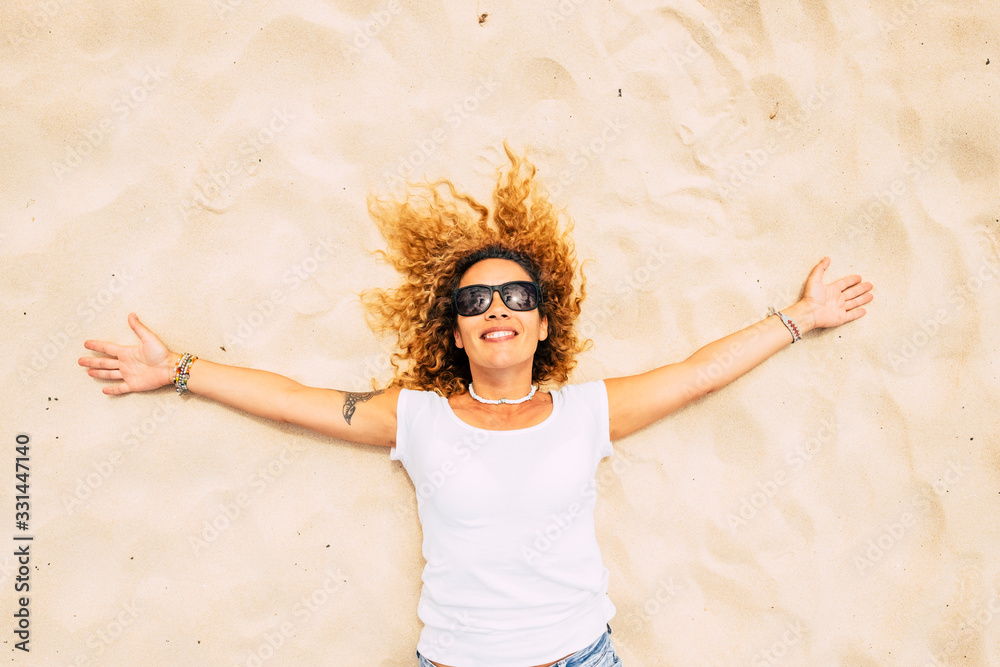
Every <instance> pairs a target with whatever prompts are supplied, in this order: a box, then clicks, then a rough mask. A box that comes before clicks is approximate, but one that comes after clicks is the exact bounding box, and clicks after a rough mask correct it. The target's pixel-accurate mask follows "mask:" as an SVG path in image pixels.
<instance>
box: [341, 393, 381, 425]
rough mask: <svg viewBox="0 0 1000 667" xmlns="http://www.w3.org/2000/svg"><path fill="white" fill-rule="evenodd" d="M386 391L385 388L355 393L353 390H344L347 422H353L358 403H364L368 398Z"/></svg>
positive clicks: (345, 419) (348, 423)
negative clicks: (352, 418)
mask: <svg viewBox="0 0 1000 667" xmlns="http://www.w3.org/2000/svg"><path fill="white" fill-rule="evenodd" d="M384 391H385V389H379V390H378V391H367V392H364V393H355V392H353V391H345V392H344V421H346V422H347V425H348V426H350V424H351V417H353V416H354V407H355V406H356V405H357V404H358V403H364V402H365V401H367V400H368V399H370V398H373V397H375V396H378V395H379V394H381V393H382V392H384Z"/></svg>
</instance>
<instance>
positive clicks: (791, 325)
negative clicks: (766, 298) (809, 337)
mask: <svg viewBox="0 0 1000 667" xmlns="http://www.w3.org/2000/svg"><path fill="white" fill-rule="evenodd" d="M771 315H777V316H778V317H779V318H781V322H782V324H784V325H785V326H786V327H788V331H790V332H791V334H792V345H794V344H795V341H797V340H802V334H800V333H799V328H798V326H796V325H795V322H793V321H792V318H790V317H788V316H787V315H785V314H784V313H783V312H781V311H780V310H775V309H774V306H768V307H767V316H768V317H771Z"/></svg>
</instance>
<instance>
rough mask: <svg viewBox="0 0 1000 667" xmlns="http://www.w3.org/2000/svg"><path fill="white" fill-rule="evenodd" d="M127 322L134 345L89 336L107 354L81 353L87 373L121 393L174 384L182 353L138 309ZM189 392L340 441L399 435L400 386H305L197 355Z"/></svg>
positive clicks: (391, 439)
mask: <svg viewBox="0 0 1000 667" xmlns="http://www.w3.org/2000/svg"><path fill="white" fill-rule="evenodd" d="M128 322H129V326H131V327H132V330H133V331H134V332H135V335H136V336H138V338H139V341H140V342H139V344H138V345H133V346H125V345H116V344H114V343H108V342H106V341H98V340H88V341H85V342H84V344H83V345H84V347H86V348H87V349H88V350H94V351H97V352H102V353H104V354H107V355H109V356H107V357H81V358H80V360H79V361H78V363H79V364H80V365H81V366H85V367H87V368H89V369H90V370H88V371H87V372H88V374H89V375H91V376H92V377H95V378H100V379H104V380H120V382H117V383H115V384H112V385H109V386H107V387H105V388H104V389H103V392H104V393H105V394H109V395H120V394H127V393H130V392H137V391H149V390H152V389H158V388H160V387H163V386H166V385H172V384H173V376H174V370H175V368H176V366H177V362H178V360H179V359H180V357H181V355H180V354H177V353H176V352H171V351H170V350H168V349H167V347H166V346H165V345H164V344H163V343H162V342H161V341H160V339H159V338H157V337H156V335H155V334H154V333H153V332H152V331H150V330H149V329H147V328H146V327H145V326H144V325H143V324H142V322H140V321H139V318H138V317H136V315H135V313H130V314H129V317H128ZM187 388H188V391H190V392H191V393H193V394H199V395H201V396H205V397H206V398H210V399H212V400H215V401H218V402H220V403H225V404H226V405H230V406H232V407H234V408H237V409H239V410H243V411H244V412H249V413H250V414H253V415H257V416H259V417H264V418H267V419H273V420H275V421H279V422H288V423H292V424H297V425H299V426H303V427H305V428H308V429H311V430H313V431H316V432H318V433H322V434H324V435H329V436H332V437H335V438H340V439H342V440H350V441H352V442H360V443H365V444H371V445H384V446H392V445H393V444H395V439H396V399H397V398H398V396H399V389H398V388H396V389H389V390H385V391H377V392H366V393H355V392H345V391H338V390H336V389H320V388H316V387H307V386H305V385H302V384H299V383H298V382H295V381H294V380H291V379H289V378H287V377H284V376H282V375H278V374H276V373H271V372H268V371H261V370H255V369H252V368H240V367H238V366H227V365H225V364H217V363H213V362H211V361H208V360H206V359H198V360H197V361H195V362H194V364H193V365H192V366H191V371H190V377H189V378H188V382H187Z"/></svg>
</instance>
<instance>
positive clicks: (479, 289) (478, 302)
mask: <svg viewBox="0 0 1000 667" xmlns="http://www.w3.org/2000/svg"><path fill="white" fill-rule="evenodd" d="M492 297H493V293H492V292H491V291H490V288H489V287H484V286H482V285H469V286H468V287H463V288H462V289H460V290H458V294H457V295H456V297H455V306H456V307H457V308H458V314H459V315H462V316H463V317H469V316H471V315H480V314H482V313H485V312H486V311H487V310H489V309H490V301H492Z"/></svg>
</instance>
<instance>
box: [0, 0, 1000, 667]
mask: <svg viewBox="0 0 1000 667" xmlns="http://www.w3.org/2000/svg"><path fill="white" fill-rule="evenodd" d="M998 39H1000V11H998V9H997V5H996V3H995V1H993V0H980V1H978V2H977V1H971V2H943V1H938V0H907V1H903V0H900V1H899V2H886V1H883V0H876V1H875V2H872V3H868V2H850V1H846V0H802V1H801V2H792V3H783V2H763V3H758V2H749V3H747V2H732V3H730V2H723V1H722V0H707V1H706V2H704V3H703V4H698V3H696V2H685V1H677V2H642V1H631V2H607V1H597V0H559V1H558V2H557V1H556V0H540V1H539V2H528V1H523V0H522V1H516V2H506V3H501V2H497V1H496V0H477V2H465V3H445V2H437V3H421V2H417V3H405V2H402V0H380V1H377V2H374V1H373V2H315V1H314V2H305V1H302V2H295V1H290V0H289V1H284V0H283V1H278V2H268V1H266V0H206V1H205V2H192V1H190V0H180V1H178V2H162V1H161V2H154V1H138V2H126V1H124V0H118V1H113V0H107V1H99V0H98V1H93V2H91V1H84V0H14V1H12V2H4V3H2V5H0V42H2V44H3V46H2V48H0V126H2V128H3V130H2V136H3V141H2V142H0V207H2V208H0V255H2V263H0V281H2V289H0V296H2V299H3V304H4V309H3V312H4V318H5V323H4V326H3V327H2V329H0V341H2V343H3V349H4V350H5V354H4V355H3V360H2V366H0V368H2V374H0V378H2V382H3V413H4V419H3V429H2V443H3V449H2V451H4V452H6V454H5V456H6V457H7V458H6V460H0V468H2V469H3V470H5V471H7V472H6V476H5V477H4V478H3V479H2V480H0V482H2V483H0V487H2V489H3V490H2V494H0V515H2V516H4V517H5V519H4V521H5V523H4V530H3V533H2V535H0V538H2V539H4V540H5V543H4V545H3V547H2V548H0V553H2V554H3V555H0V584H2V589H3V595H2V596H0V600H2V606H0V613H2V615H3V618H4V619H5V620H4V621H3V622H2V623H0V640H2V642H3V644H2V646H3V648H4V650H6V651H8V653H9V654H10V660H12V661H13V662H14V663H16V664H23V665H62V666H69V665H75V666H84V665H88V666H95V665H101V666H104V665H139V664H142V665H240V666H246V667H251V666H259V665H268V666H271V665H320V664H324V665H352V666H353V665H361V666H368V665H372V666H377V667H404V666H405V667H410V666H412V665H415V664H416V659H415V655H414V651H415V647H416V643H417V637H418V634H419V632H420V627H421V626H420V622H419V620H418V618H417V614H416V605H417V598H418V595H419V592H420V573H421V569H422V567H423V565H424V561H423V558H422V556H421V553H420V540H421V532H420V525H419V523H418V521H417V517H416V512H415V507H416V504H415V494H414V487H413V484H412V483H411V481H410V480H409V478H408V477H407V475H406V472H405V471H404V470H403V468H402V466H401V465H400V464H399V463H398V462H393V461H390V460H389V457H388V451H387V450H386V449H384V448H378V447H372V446H364V445H355V444H349V443H344V442H340V441H336V440H331V439H329V438H325V437H322V436H319V435H316V434H314V433H311V432H309V431H306V430H304V429H301V428H298V427H294V426H289V425H283V424H278V423H274V422H270V421H267V420H263V419H258V418H255V417H251V416H248V415H246V414H244V413H241V412H239V411H237V410H234V409H231V408H228V407H226V406H223V405H220V404H217V403H213V402H211V401H209V400H206V399H204V398H200V397H197V396H188V397H184V398H181V397H178V396H177V395H176V393H175V392H174V391H173V389H172V388H163V389H161V390H158V391H155V392H151V393H145V394H132V395H127V396H123V397H109V396H106V395H104V394H102V393H101V388H102V387H103V386H104V385H105V382H104V381H100V380H95V379H93V378H90V377H88V375H87V373H86V371H85V370H84V369H82V368H80V366H79V365H78V364H77V359H78V358H79V357H80V356H83V355H88V354H91V353H90V352H88V351H87V350H85V349H84V347H83V341H84V340H87V339H98V340H109V341H114V342H118V343H123V344H125V343H127V344H133V343H134V342H135V338H134V336H133V334H132V331H131V330H130V329H129V327H128V323H127V319H126V318H127V314H128V313H129V312H131V311H135V312H136V313H137V314H138V315H139V317H140V318H141V319H142V321H143V322H144V323H145V324H146V325H148V326H149V327H150V328H151V329H152V330H153V331H154V332H156V333H157V334H158V335H159V336H160V337H161V338H162V339H163V340H164V342H165V343H166V344H167V345H168V346H169V347H170V348H171V349H173V350H177V351H180V352H184V351H190V352H192V353H194V354H197V355H199V356H201V357H202V358H205V359H210V360H212V361H217V362H220V363H225V364H233V365H239V366H248V367H253V368H260V369H265V370H269V371H273V372H276V373H281V374H283V375H286V376H288V377H291V378H293V379H295V380H297V381H299V382H302V383H304V384H308V385H313V386H322V387H332V388H338V389H345V390H353V391H363V390H365V389H367V388H369V386H370V381H371V378H373V377H374V378H376V379H377V380H378V381H380V382H382V381H385V380H386V379H387V378H388V376H389V375H388V374H389V370H388V360H387V355H388V353H389V347H388V346H389V341H387V340H385V339H382V338H379V337H377V336H375V335H374V334H373V333H372V332H371V331H370V329H369V328H368V327H367V325H366V324H365V319H364V313H363V310H362V307H361V305H360V302H359V298H358V293H359V292H360V291H361V290H363V289H366V288H370V287H376V286H386V287H387V286H391V285H392V284H393V283H394V281H395V274H394V272H393V271H392V270H391V269H390V268H389V267H388V266H387V265H385V264H384V263H382V262H380V260H379V259H378V258H377V257H376V256H374V255H373V254H372V253H371V251H372V250H374V249H376V248H379V247H383V241H382V240H381V238H380V237H379V235H378V232H377V230H376V228H375V226H374V224H373V223H372V222H371V220H370V219H369V217H368V215H367V212H366V204H365V201H366V196H367V195H368V194H370V193H392V192H398V191H399V188H400V187H401V186H402V185H403V183H404V181H406V180H411V181H419V180H421V179H423V178H425V177H427V178H430V179H435V178H438V177H448V178H451V179H452V180H453V181H454V182H455V183H456V184H458V186H459V187H460V188H462V189H463V190H465V191H467V192H469V193H471V194H472V195H474V196H475V197H477V198H479V199H480V200H481V201H484V202H489V201H490V195H491V192H492V188H493V185H494V182H495V177H496V171H497V169H498V167H500V166H501V165H502V164H503V163H504V159H505V158H504V156H503V152H502V143H503V141H504V140H505V139H507V140H508V141H509V142H510V143H511V145H512V146H513V147H514V149H515V150H517V151H527V155H528V157H529V158H530V159H531V160H532V161H533V162H534V163H535V164H536V165H537V166H538V168H539V174H540V177H541V178H542V179H543V180H545V181H546V182H547V184H548V186H549V189H550V191H551V193H552V195H553V198H554V199H555V200H556V201H557V202H558V203H560V204H561V205H563V206H565V207H566V211H567V214H568V215H569V216H570V217H571V218H572V219H573V220H574V222H575V224H576V229H575V239H576V246H577V252H578V255H579V257H580V258H581V259H589V260H592V261H590V262H588V264H587V265H586V267H585V268H586V272H587V278H588V296H587V300H586V302H585V304H584V312H583V315H582V319H581V321H580V327H581V330H582V331H583V333H584V334H585V335H586V336H588V337H590V338H592V339H593V341H594V347H593V348H592V349H591V350H589V351H587V352H586V353H585V354H583V355H582V356H581V357H580V363H579V366H578V367H577V369H576V371H575V374H574V376H573V378H572V379H573V381H576V382H582V381H587V380H594V379H599V378H604V377H614V376H621V375H627V374H632V373H636V372H641V371H645V370H648V369H651V368H654V367H656V366H659V365H662V364H666V363H671V362H676V361H680V360H682V359H684V358H686V357H687V356H688V355H690V354H691V353H692V352H694V351H695V350H696V349H698V348H699V347H700V346H702V345H704V344H706V343H708V342H710V341H712V340H715V339H717V338H719V337H721V336H723V335H725V334H728V333H731V332H733V331H736V330H737V329H739V328H742V327H743V326H746V325H748V324H751V323H753V322H755V321H757V320H759V319H761V318H763V317H764V315H765V313H766V311H767V307H768V306H769V305H772V304H773V305H774V306H775V307H778V308H781V307H785V306H788V305H790V304H791V303H793V302H794V301H795V300H796V299H797V298H798V294H799V291H800V290H801V287H802V285H803V282H804V280H805V277H806V275H807V274H808V272H809V270H810V269H811V268H812V266H813V265H815V264H816V263H817V262H818V261H819V260H820V259H821V258H822V257H823V256H824V255H829V256H830V257H831V258H832V260H833V261H832V266H831V268H830V270H829V271H828V274H827V276H828V278H837V277H840V276H843V275H847V274H853V273H858V274H861V275H862V276H863V277H864V278H865V280H869V281H871V282H873V283H874V285H875V289H874V292H873V293H874V295H875V300H874V302H873V303H872V304H871V305H870V306H869V307H868V315H867V316H866V317H864V318H862V319H861V320H859V321H857V322H853V323H851V324H848V325H846V326H844V327H841V328H839V329H836V330H830V331H816V332H812V333H810V334H808V335H807V336H806V339H805V340H804V341H803V342H802V343H800V344H795V345H794V346H792V347H790V348H786V349H785V350H783V351H782V352H780V353H779V354H778V355H776V356H775V357H774V358H772V359H770V360H768V361H767V362H766V363H765V364H763V365H762V366H760V367H759V368H757V369H755V370H754V371H752V372H751V373H749V374H748V375H746V376H745V377H743V378H740V379H739V380H737V381H736V382H735V383H734V384H732V385H731V386H729V387H727V388H725V389H724V390H723V391H721V392H717V393H714V394H711V395H709V396H708V397H706V398H705V399H703V400H701V401H699V402H697V403H695V404H693V405H691V406H689V407H687V408H685V409H684V410H682V411H680V412H678V413H676V414H675V415H672V416H670V417H668V418H667V419H665V420H663V421H661V422H659V423H657V424H655V425H653V426H651V427H649V428H647V429H645V430H643V431H641V432H639V433H636V434H634V435H632V436H630V437H628V438H626V439H623V440H621V441H618V442H616V443H615V444H616V451H617V455H616V456H615V457H613V458H611V459H607V460H605V461H604V462H603V463H602V464H601V467H600V469H599V471H598V488H599V498H598V504H597V515H596V520H597V532H598V541H599V543H600V545H601V550H602V553H603V556H604V560H605V564H606V565H607V567H608V568H609V569H610V570H611V583H610V590H609V595H610V596H611V599H612V601H613V602H614V603H615V605H616V606H617V609H618V613H617V616H616V617H615V618H614V619H613V620H612V622H611V625H612V628H613V629H614V634H613V639H614V641H615V644H616V646H617V648H618V652H619V654H620V656H621V657H622V659H623V661H624V663H625V664H626V665H628V666H629V667H645V666H647V665H649V666H657V665H669V666H676V667H683V666H690V665H699V666H706V665H708V666H714V665H720V666H728V665H751V666H753V667H758V666H761V665H824V666H825V665H843V666H850V667H868V666H876V665H900V666H906V667H913V666H924V665H963V666H969V667H972V666H984V667H985V666H986V665H1000V519H998V516H1000V451H998V437H997V431H998V415H1000V383H998V379H997V374H998V368H1000V351H998V341H1000V333H998V328H997V326H996V325H997V320H998V318H1000V222H998V220H1000V203H998V202H1000V199H998V185H1000V157H998V155H1000V153H998V148H1000V99H998V93H1000V49H998V43H1000V42H998ZM18 434H26V435H27V436H28V437H29V438H30V450H29V452H30V454H29V458H30V463H29V465H30V477H29V483H30V489H29V490H30V493H29V495H30V501H29V504H30V510H29V515H30V517H29V521H28V529H27V530H18V529H17V528H16V524H15V502H16V500H15V495H17V494H18V491H17V490H16V485H17V484H18V483H19V482H18V481H17V480H16V478H15V457H16V456H17V454H16V451H15V446H16V437H17V436H18ZM28 535H30V536H32V537H33V540H32V541H31V542H30V554H31V555H30V559H29V561H30V564H29V565H28V566H27V568H28V573H29V576H28V584H29V585H30V590H29V592H27V593H24V592H16V591H15V586H16V585H17V583H18V581H17V578H18V576H19V574H18V568H19V562H18V557H17V556H16V555H15V550H16V549H17V548H18V547H19V546H23V545H24V544H25V543H27V542H26V541H15V540H14V539H13V538H14V537H15V536H22V537H23V536H28ZM24 596H27V597H28V598H29V600H28V605H27V607H26V608H27V609H28V610H29V613H30V622H29V623H28V625H29V628H30V630H29V631H30V644H29V646H30V653H24V652H23V651H20V650H17V649H16V648H15V643H16V642H18V641H20V640H19V638H18V636H17V635H16V634H15V633H14V630H15V629H16V625H17V623H18V619H17V618H15V617H14V614H15V613H17V612H18V610H19V609H21V608H22V606H21V604H20V602H19V598H20V597H24ZM6 659H7V658H5V660H6Z"/></svg>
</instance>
